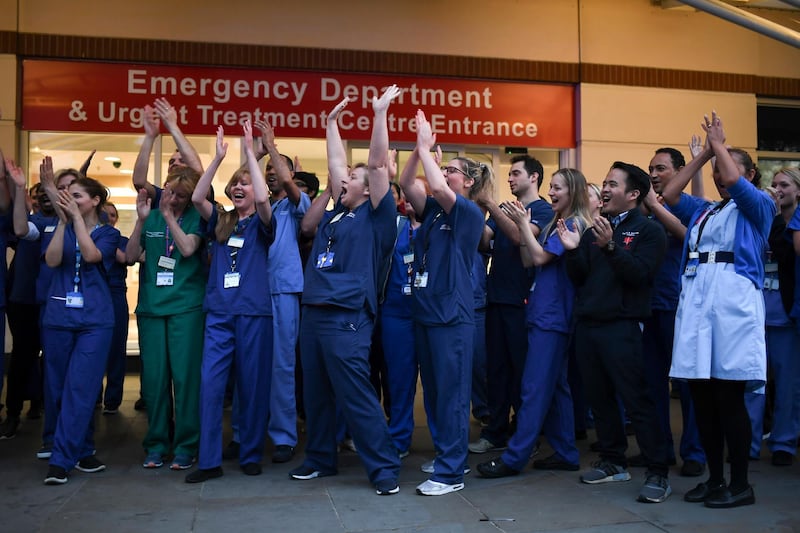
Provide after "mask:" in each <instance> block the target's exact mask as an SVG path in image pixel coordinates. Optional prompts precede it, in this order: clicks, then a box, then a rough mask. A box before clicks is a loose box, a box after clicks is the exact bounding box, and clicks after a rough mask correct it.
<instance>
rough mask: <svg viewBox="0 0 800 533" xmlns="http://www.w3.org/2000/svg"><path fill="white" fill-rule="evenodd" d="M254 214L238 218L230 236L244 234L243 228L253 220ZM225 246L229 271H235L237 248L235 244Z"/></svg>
mask: <svg viewBox="0 0 800 533" xmlns="http://www.w3.org/2000/svg"><path fill="white" fill-rule="evenodd" d="M254 216H255V213H252V214H251V215H250V216H248V217H247V218H243V219H242V220H239V221H238V222H237V223H236V226H234V228H233V233H232V234H231V236H232V237H240V236H241V235H243V234H244V230H245V229H246V228H247V226H248V224H250V221H251V220H253V217H254ZM228 240H230V237H229V238H228ZM226 246H228V250H229V254H230V258H231V272H236V261H237V259H238V258H239V248H237V247H236V246H230V245H226Z"/></svg>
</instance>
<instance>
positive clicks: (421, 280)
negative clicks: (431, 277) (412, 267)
mask: <svg viewBox="0 0 800 533" xmlns="http://www.w3.org/2000/svg"><path fill="white" fill-rule="evenodd" d="M427 286H428V273H427V272H422V273H420V272H417V276H416V277H415V278H414V287H416V288H418V289H421V288H425V287H427Z"/></svg>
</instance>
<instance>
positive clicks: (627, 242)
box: [622, 231, 639, 250]
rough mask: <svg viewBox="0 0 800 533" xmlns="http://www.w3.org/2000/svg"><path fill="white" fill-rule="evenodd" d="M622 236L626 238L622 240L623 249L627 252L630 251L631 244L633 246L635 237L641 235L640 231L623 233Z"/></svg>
mask: <svg viewBox="0 0 800 533" xmlns="http://www.w3.org/2000/svg"><path fill="white" fill-rule="evenodd" d="M622 235H623V236H624V239H622V244H623V247H624V248H625V249H626V250H630V248H631V244H633V240H634V237H636V236H637V235H639V232H638V231H623V232H622Z"/></svg>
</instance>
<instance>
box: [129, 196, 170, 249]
mask: <svg viewBox="0 0 800 533" xmlns="http://www.w3.org/2000/svg"><path fill="white" fill-rule="evenodd" d="M159 205H161V204H159ZM149 215H150V197H149V196H147V191H146V190H144V189H140V190H139V192H138V193H137V195H136V224H134V226H133V232H132V233H131V236H130V238H129V239H128V245H127V246H126V247H125V262H127V263H129V264H133V263H135V262H136V261H138V260H139V258H141V257H142V252H144V250H143V249H142V243H141V240H142V227H143V226H144V221H145V220H147V217H148V216H149Z"/></svg>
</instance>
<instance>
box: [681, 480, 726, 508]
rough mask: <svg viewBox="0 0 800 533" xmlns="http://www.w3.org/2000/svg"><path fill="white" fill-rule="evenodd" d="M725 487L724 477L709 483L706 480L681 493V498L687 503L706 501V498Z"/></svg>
mask: <svg viewBox="0 0 800 533" xmlns="http://www.w3.org/2000/svg"><path fill="white" fill-rule="evenodd" d="M725 487H726V485H725V480H724V479H723V480H722V481H720V482H719V483H709V482H708V481H706V482H704V483H698V484H697V486H696V487H695V488H693V489H692V490H690V491H689V492H687V493H686V494H684V495H683V499H684V501H687V502H689V503H700V502H704V501H706V498H708V497H709V496H711V495H715V494H716V493H718V492H720V491H722V490H723V489H725Z"/></svg>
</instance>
